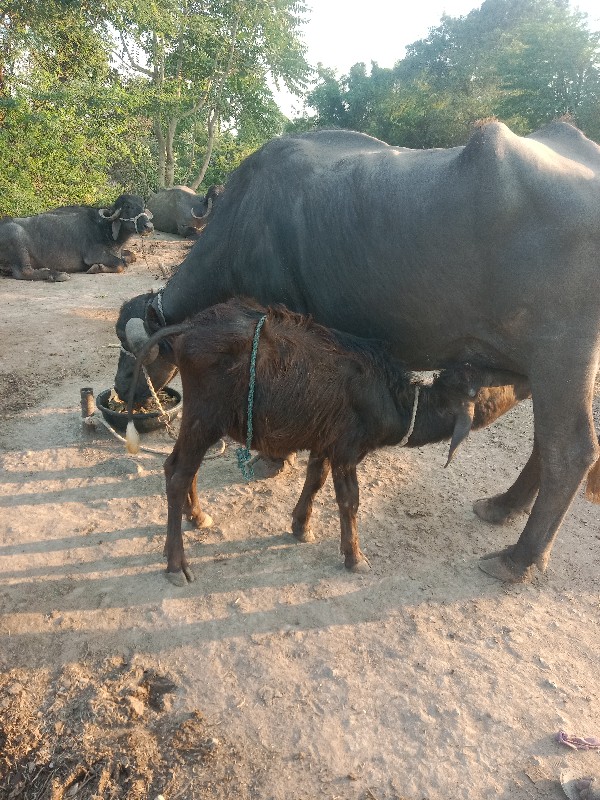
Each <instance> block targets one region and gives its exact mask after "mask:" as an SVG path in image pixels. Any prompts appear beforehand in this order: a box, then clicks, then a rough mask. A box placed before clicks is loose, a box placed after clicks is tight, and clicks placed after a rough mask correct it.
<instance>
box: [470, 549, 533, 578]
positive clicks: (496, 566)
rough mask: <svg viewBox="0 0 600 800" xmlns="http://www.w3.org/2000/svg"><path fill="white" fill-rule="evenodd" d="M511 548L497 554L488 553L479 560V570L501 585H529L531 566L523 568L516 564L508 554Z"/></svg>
mask: <svg viewBox="0 0 600 800" xmlns="http://www.w3.org/2000/svg"><path fill="white" fill-rule="evenodd" d="M512 549H513V548H512V547H509V548H507V549H506V550H503V551H501V552H499V553H490V554H489V555H487V556H482V557H481V559H480V560H479V569H480V570H481V571H482V572H485V573H486V575H491V576H492V578H496V579H497V580H499V581H502V582H503V583H531V581H532V580H533V569H534V568H533V566H529V567H523V566H521V565H520V564H516V563H515V562H514V561H513V560H512V558H511V557H510V554H511V552H512Z"/></svg>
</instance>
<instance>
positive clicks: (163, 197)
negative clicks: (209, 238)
mask: <svg viewBox="0 0 600 800" xmlns="http://www.w3.org/2000/svg"><path fill="white" fill-rule="evenodd" d="M223 188H224V187H223V186H220V185H214V186H211V187H209V189H208V191H207V193H206V195H201V194H196V192H194V190H193V189H189V188H188V187H187V186H174V187H173V188H172V189H162V190H161V191H160V192H156V194H152V195H150V197H149V198H148V208H149V209H150V211H151V212H152V213H153V214H154V227H155V228H156V230H158V231H164V232H165V233H176V234H178V235H179V236H197V235H198V233H200V231H202V230H203V229H204V228H205V226H206V223H207V222H208V218H209V216H210V214H211V212H212V208H213V205H214V203H215V202H216V200H217V199H218V198H219V197H220V195H221V194H222V192H223Z"/></svg>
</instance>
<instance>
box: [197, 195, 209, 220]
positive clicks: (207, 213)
mask: <svg viewBox="0 0 600 800" xmlns="http://www.w3.org/2000/svg"><path fill="white" fill-rule="evenodd" d="M212 204H213V201H212V197H209V198H208V200H207V201H206V209H207V211H206V214H201V215H200V216H198V214H194V209H193V208H192V217H193V218H194V219H206V218H207V217H208V215H209V214H210V212H211V210H212Z"/></svg>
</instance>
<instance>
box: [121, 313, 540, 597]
mask: <svg viewBox="0 0 600 800" xmlns="http://www.w3.org/2000/svg"><path fill="white" fill-rule="evenodd" d="M265 314H266V320H265V322H264V324H263V327H262V330H261V333H260V339H259V344H258V350H257V357H256V388H255V392H254V410H253V439H252V446H253V448H256V449H257V450H260V451H261V452H262V453H265V454H267V455H269V456H271V457H273V458H280V457H283V456H285V455H287V454H288V453H290V452H292V451H295V450H309V451H310V458H309V462H308V469H307V474H306V480H305V483H304V488H303V489H302V493H301V495H300V499H299V500H298V503H297V505H296V507H295V509H294V511H293V514H292V532H293V534H294V536H295V537H296V538H297V539H298V540H299V541H304V542H305V541H310V540H311V539H313V538H314V537H313V535H312V533H311V531H310V526H309V525H310V517H311V511H312V506H313V501H314V498H315V495H316V493H317V492H318V491H319V489H320V488H321V487H322V486H323V484H324V482H325V480H326V478H327V475H328V474H329V472H330V471H331V472H332V475H333V482H334V487H335V495H336V499H337V502H338V506H339V513H340V523H341V550H342V553H343V555H344V559H345V565H346V567H347V568H348V569H350V570H353V571H362V570H365V569H367V568H368V562H367V561H366V559H365V557H364V555H363V554H362V553H361V551H360V547H359V541H358V533H357V526H356V514H357V510H358V483H357V479H356V465H357V464H358V463H359V462H360V461H361V460H362V459H363V458H364V457H365V456H366V455H367V453H369V452H371V451H372V450H375V449H377V448H380V447H384V446H386V445H394V444H399V443H400V442H402V440H403V439H404V440H405V442H403V443H406V445H407V446H408V447H418V446H421V445H424V444H427V443H428V442H438V441H441V440H443V439H450V438H452V444H451V450H450V457H451V456H452V453H453V452H454V450H455V449H456V447H457V446H458V444H459V443H460V442H461V441H462V440H463V439H464V438H465V437H466V436H467V435H468V434H469V431H470V430H471V428H480V427H482V426H484V425H487V424H489V423H490V422H492V421H493V420H494V419H496V418H497V417H498V416H500V415H501V414H503V413H504V412H505V411H507V410H508V409H509V408H511V407H512V406H513V405H515V403H517V402H518V401H519V400H520V399H523V398H524V397H526V396H527V395H528V387H527V382H526V380H525V379H524V378H521V377H520V376H517V375H513V374H512V373H498V372H486V371H482V370H477V369H474V368H473V367H471V366H469V365H463V366H460V367H457V368H456V369H452V370H444V371H443V372H442V373H440V375H439V376H438V377H436V378H435V380H434V381H433V383H432V384H430V385H424V384H422V383H420V382H419V381H417V380H416V378H415V377H414V376H413V375H411V374H410V373H408V372H407V371H406V370H405V369H404V367H403V364H402V363H401V362H399V361H398V360H397V359H396V358H394V357H392V356H391V355H389V353H388V352H387V349H386V347H385V346H384V345H383V344H382V343H380V342H375V341H371V340H364V339H359V338H357V337H355V336H351V335H349V334H345V333H340V332H338V331H333V330H330V329H327V328H324V327H323V326H321V325H317V324H316V323H315V322H313V321H312V320H311V319H310V318H308V317H304V316H301V315H299V314H293V313H291V312H289V311H287V310H286V309H285V308H283V307H276V308H269V309H268V310H267V309H264V308H261V307H260V306H258V305H256V304H254V303H253V302H251V301H244V300H240V299H233V300H230V301H229V302H227V303H222V304H220V305H217V306H213V307H212V308H209V309H207V310H206V311H203V312H201V313H200V314H198V315H196V316H195V317H193V318H192V319H191V320H190V321H188V322H186V323H183V324H181V325H178V326H173V327H171V328H164V329H162V330H160V331H158V332H157V333H156V334H154V336H152V337H151V338H150V339H149V340H147V341H146V343H145V344H144V345H143V346H142V347H141V349H140V350H139V352H138V353H137V355H138V359H137V364H136V370H137V372H136V375H135V379H134V381H133V383H132V385H133V386H135V385H136V383H137V375H138V374H139V369H140V367H141V364H142V362H144V361H146V362H148V361H151V360H152V359H153V358H156V357H157V355H158V351H159V348H165V347H170V348H172V351H173V352H172V355H173V358H174V361H175V363H176V364H177V366H178V367H179V370H180V373H181V380H182V385H183V396H184V406H183V416H182V421H181V428H180V432H179V436H178V439H177V442H176V444H175V447H174V449H173V452H172V453H171V455H170V456H169V457H168V458H167V460H166V462H165V466H164V469H165V475H166V490H167V499H168V507H169V511H168V526H167V539H166V544H165V554H166V557H167V576H168V578H169V580H171V582H173V583H175V584H176V585H184V584H185V582H186V580H188V581H192V580H193V579H194V576H193V573H192V571H191V569H190V566H189V564H188V563H187V560H186V557H185V553H184V548H183V538H182V534H181V519H182V514H183V513H185V514H187V515H188V516H189V518H190V519H191V520H193V522H194V523H195V524H196V526H198V527H205V526H207V525H209V524H210V523H211V522H212V520H211V519H210V517H208V516H207V515H206V514H205V513H204V512H203V511H202V509H201V508H200V504H199V501H198V495H197V489H196V481H195V476H196V473H197V471H198V468H199V466H200V464H201V463H202V459H203V458H204V455H205V453H206V451H207V450H208V449H209V448H210V447H211V446H212V445H214V444H215V443H216V442H217V441H218V440H219V439H220V438H221V437H222V436H225V435H229V436H231V437H232V438H233V439H235V440H237V441H238V442H240V443H245V441H246V434H247V425H248V419H247V416H248V413H247V406H248V389H249V374H250V367H249V365H250V359H251V351H252V340H253V336H254V332H255V329H256V326H257V324H258V322H259V320H260V318H261V316H262V315H265ZM132 338H133V337H132ZM502 384H507V385H502ZM483 387H486V388H483ZM417 391H418V402H416V398H415V395H416V393H417ZM132 405H133V393H132V397H131V399H130V404H129V409H130V417H129V419H130V427H131V425H132V423H131V409H132ZM413 417H414V420H413V423H414V424H413V426H412V430H411V420H412V419H413ZM407 437H408V438H407ZM450 457H449V458H450Z"/></svg>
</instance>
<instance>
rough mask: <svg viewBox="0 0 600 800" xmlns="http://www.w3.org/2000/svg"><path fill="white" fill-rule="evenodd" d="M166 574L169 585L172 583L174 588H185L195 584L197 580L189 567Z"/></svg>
mask: <svg viewBox="0 0 600 800" xmlns="http://www.w3.org/2000/svg"><path fill="white" fill-rule="evenodd" d="M165 574H166V576H167V580H168V581H169V583H172V584H173V586H185V585H186V584H187V583H193V582H194V581H195V580H196V576H195V575H194V573H193V572H192V570H191V569H190V568H189V567H187V566H186V567H183V568H182V569H180V570H178V571H177V572H169V570H167V572H166V573H165Z"/></svg>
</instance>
